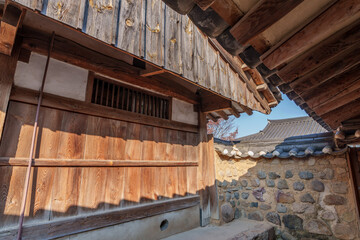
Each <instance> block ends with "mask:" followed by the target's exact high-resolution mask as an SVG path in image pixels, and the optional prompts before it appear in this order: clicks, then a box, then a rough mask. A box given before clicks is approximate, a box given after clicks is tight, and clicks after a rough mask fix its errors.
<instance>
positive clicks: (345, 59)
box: [290, 45, 360, 95]
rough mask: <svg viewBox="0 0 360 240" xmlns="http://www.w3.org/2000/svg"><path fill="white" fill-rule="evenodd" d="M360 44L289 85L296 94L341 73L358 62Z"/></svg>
mask: <svg viewBox="0 0 360 240" xmlns="http://www.w3.org/2000/svg"><path fill="white" fill-rule="evenodd" d="M359 51H360V45H357V46H354V47H352V48H349V49H347V50H346V51H344V52H342V53H341V54H339V55H338V56H337V57H336V58H333V59H331V61H330V62H328V63H327V64H324V65H322V66H321V67H319V68H317V69H316V70H315V71H313V72H311V73H309V74H307V75H305V76H304V77H302V78H299V79H297V80H295V81H293V82H292V83H290V87H291V88H292V89H294V91H295V92H296V93H298V94H300V95H301V94H302V93H303V92H305V91H307V90H309V89H311V88H314V87H316V86H318V85H320V84H321V83H323V82H325V81H327V80H329V79H330V78H333V77H335V76H336V75H339V74H341V73H342V72H344V71H346V70H348V69H350V68H351V67H353V66H355V65H357V64H358V63H359V62H360V54H359Z"/></svg>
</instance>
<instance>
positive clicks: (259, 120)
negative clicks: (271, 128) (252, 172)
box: [234, 94, 308, 137]
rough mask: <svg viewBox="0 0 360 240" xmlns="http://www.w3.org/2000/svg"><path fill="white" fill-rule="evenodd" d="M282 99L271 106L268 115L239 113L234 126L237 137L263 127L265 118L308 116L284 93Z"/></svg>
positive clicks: (257, 130)
mask: <svg viewBox="0 0 360 240" xmlns="http://www.w3.org/2000/svg"><path fill="white" fill-rule="evenodd" d="M282 97H283V100H282V101H281V102H280V104H279V105H277V106H276V107H274V108H272V111H271V113H270V114H269V115H266V114H263V113H259V112H256V111H254V114H253V115H251V116H249V115H247V114H246V113H243V114H241V116H240V118H238V119H236V120H235V121H234V122H235V127H237V128H238V130H239V134H238V137H242V136H246V135H249V134H253V133H257V132H259V131H260V130H262V129H264V127H265V126H266V124H267V119H284V118H293V117H303V116H308V115H307V114H306V112H305V111H304V110H301V108H299V107H298V106H297V105H296V104H295V103H294V102H293V101H291V100H290V99H289V98H288V97H287V96H286V95H284V94H283V95H282Z"/></svg>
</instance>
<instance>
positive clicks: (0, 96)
mask: <svg viewBox="0 0 360 240" xmlns="http://www.w3.org/2000/svg"><path fill="white" fill-rule="evenodd" d="M19 52H20V48H19V47H16V48H15V50H14V51H13V53H12V55H11V56H7V55H4V54H1V53H0V63H1V64H0V141H1V136H2V131H3V127H4V123H5V117H6V110H7V107H8V103H9V97H10V92H11V88H12V84H13V82H14V75H15V69H16V63H17V60H18V57H19Z"/></svg>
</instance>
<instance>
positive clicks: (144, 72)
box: [139, 65, 165, 77]
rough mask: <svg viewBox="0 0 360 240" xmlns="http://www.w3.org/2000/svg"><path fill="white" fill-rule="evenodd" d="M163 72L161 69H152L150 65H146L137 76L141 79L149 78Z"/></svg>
mask: <svg viewBox="0 0 360 240" xmlns="http://www.w3.org/2000/svg"><path fill="white" fill-rule="evenodd" d="M164 72H165V69H163V68H158V67H154V66H151V65H147V66H146V69H145V70H141V71H140V74H139V75H140V76H141V77H149V76H154V75H158V74H161V73H164Z"/></svg>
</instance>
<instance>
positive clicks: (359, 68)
mask: <svg viewBox="0 0 360 240" xmlns="http://www.w3.org/2000/svg"><path fill="white" fill-rule="evenodd" d="M359 72H360V64H358V65H356V66H354V67H352V68H351V69H349V70H348V71H346V72H344V73H342V74H339V75H337V76H336V77H334V78H332V79H329V80H328V81H326V82H324V83H322V84H321V85H319V86H318V87H316V88H315V89H311V90H309V91H306V92H304V93H303V94H302V95H301V97H302V98H303V99H304V100H305V101H306V103H307V104H308V105H309V107H311V108H314V107H316V106H319V105H321V104H323V103H325V102H326V101H327V100H328V99H330V98H332V97H334V96H336V95H338V94H341V92H342V91H346V89H353V88H356V86H358V85H360V75H359ZM296 96H298V95H297V94H296Z"/></svg>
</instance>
